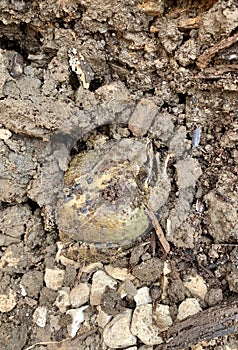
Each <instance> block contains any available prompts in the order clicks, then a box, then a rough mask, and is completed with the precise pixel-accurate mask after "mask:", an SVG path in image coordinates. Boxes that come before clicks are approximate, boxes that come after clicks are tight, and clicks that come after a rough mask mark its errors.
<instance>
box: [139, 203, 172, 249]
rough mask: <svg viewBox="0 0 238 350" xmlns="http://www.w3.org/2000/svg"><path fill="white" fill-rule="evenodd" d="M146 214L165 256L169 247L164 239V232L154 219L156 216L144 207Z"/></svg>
mask: <svg viewBox="0 0 238 350" xmlns="http://www.w3.org/2000/svg"><path fill="white" fill-rule="evenodd" d="M145 211H146V214H147V215H148V216H149V218H150V220H151V222H152V225H153V227H154V229H155V232H156V234H157V237H158V239H159V242H160V244H161V246H162V249H163V251H164V253H165V254H166V255H167V254H168V253H169V252H170V245H169V242H168V241H167V239H166V238H165V235H164V232H163V230H162V228H161V226H160V224H159V221H158V219H157V217H156V215H155V214H154V213H153V211H151V210H149V209H148V208H147V207H145Z"/></svg>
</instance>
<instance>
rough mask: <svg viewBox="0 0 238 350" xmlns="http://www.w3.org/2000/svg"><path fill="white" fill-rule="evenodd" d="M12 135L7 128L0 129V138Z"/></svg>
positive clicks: (7, 137) (6, 138) (4, 138)
mask: <svg viewBox="0 0 238 350" xmlns="http://www.w3.org/2000/svg"><path fill="white" fill-rule="evenodd" d="M11 136H12V133H11V131H10V130H8V129H3V128H1V129H0V140H8V139H9V138H10V137H11Z"/></svg>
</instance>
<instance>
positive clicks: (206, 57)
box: [197, 33, 238, 69]
mask: <svg viewBox="0 0 238 350" xmlns="http://www.w3.org/2000/svg"><path fill="white" fill-rule="evenodd" d="M237 41H238V33H236V34H234V35H233V36H230V37H229V38H225V39H222V40H221V41H220V42H219V43H217V44H215V45H214V46H212V47H209V48H208V49H206V50H205V51H204V52H203V53H202V54H201V55H200V56H199V57H198V59H197V66H198V67H199V68H202V69H203V68H205V67H206V66H207V65H208V64H209V63H210V61H211V59H212V58H213V57H214V56H215V54H216V53H217V52H218V51H221V50H223V49H227V48H228V47H230V46H231V45H233V44H234V43H236V42H237Z"/></svg>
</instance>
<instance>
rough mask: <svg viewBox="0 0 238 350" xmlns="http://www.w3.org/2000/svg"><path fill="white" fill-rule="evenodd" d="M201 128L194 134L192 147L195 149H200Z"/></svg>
mask: <svg viewBox="0 0 238 350" xmlns="http://www.w3.org/2000/svg"><path fill="white" fill-rule="evenodd" d="M200 136H201V128H196V129H195V130H194V132H193V137H192V145H193V147H198V146H199V143H200Z"/></svg>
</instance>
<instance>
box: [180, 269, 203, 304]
mask: <svg viewBox="0 0 238 350" xmlns="http://www.w3.org/2000/svg"><path fill="white" fill-rule="evenodd" d="M184 287H185V288H187V289H188V290H189V291H190V293H191V294H192V295H193V296H194V297H199V298H200V299H201V300H204V299H205V296H206V294H207V285H206V282H205V281H204V279H203V278H202V277H201V276H199V275H196V276H186V281H185V282H184Z"/></svg>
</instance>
